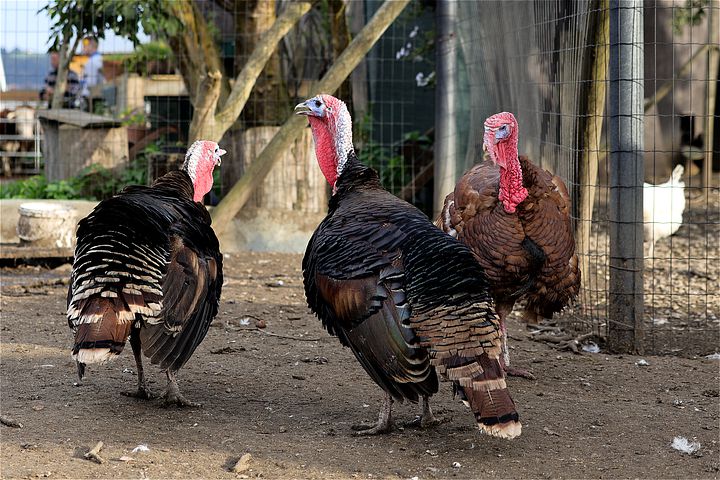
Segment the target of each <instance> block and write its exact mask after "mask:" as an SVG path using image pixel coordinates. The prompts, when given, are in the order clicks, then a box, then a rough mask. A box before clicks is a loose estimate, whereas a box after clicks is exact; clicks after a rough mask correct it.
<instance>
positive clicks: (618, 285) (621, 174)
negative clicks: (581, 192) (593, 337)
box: [608, 0, 644, 353]
mask: <svg viewBox="0 0 720 480" xmlns="http://www.w3.org/2000/svg"><path fill="white" fill-rule="evenodd" d="M643 77H644V69H643V2H642V1H639V0H610V85H609V87H610V88H609V95H610V102H609V105H608V107H609V138H610V292H609V296H610V298H609V302H610V308H609V315H610V318H609V324H608V347H609V348H610V349H611V350H613V351H617V352H638V353H642V350H643V344H642V342H643V225H642V221H643V177H644V168H643V153H644V152H643V114H644V112H643V97H644V88H643V81H644V78H643Z"/></svg>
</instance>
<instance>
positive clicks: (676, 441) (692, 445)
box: [670, 437, 700, 455]
mask: <svg viewBox="0 0 720 480" xmlns="http://www.w3.org/2000/svg"><path fill="white" fill-rule="evenodd" d="M670 446H671V447H672V448H674V449H675V450H678V451H680V452H683V453H687V454H688V455H692V454H693V453H695V452H697V451H698V450H700V444H699V443H697V442H691V441H690V440H688V439H687V438H685V437H675V438H673V441H672V444H671V445H670Z"/></svg>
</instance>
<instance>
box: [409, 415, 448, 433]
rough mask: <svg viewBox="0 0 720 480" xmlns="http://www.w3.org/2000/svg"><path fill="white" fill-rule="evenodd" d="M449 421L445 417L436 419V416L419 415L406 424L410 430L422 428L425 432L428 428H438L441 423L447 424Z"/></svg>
mask: <svg viewBox="0 0 720 480" xmlns="http://www.w3.org/2000/svg"><path fill="white" fill-rule="evenodd" d="M447 421H448V419H447V418H445V417H436V416H434V415H430V416H429V417H428V416H425V415H417V416H416V417H415V418H414V419H412V420H410V421H409V422H406V423H405V426H406V427H408V428H421V429H423V430H425V429H428V428H434V427H437V426H438V425H440V424H441V423H445V422H447Z"/></svg>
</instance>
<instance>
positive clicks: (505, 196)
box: [498, 142, 528, 213]
mask: <svg viewBox="0 0 720 480" xmlns="http://www.w3.org/2000/svg"><path fill="white" fill-rule="evenodd" d="M498 154H499V156H501V157H502V158H503V159H504V160H505V167H500V188H499V191H498V200H500V201H501V202H502V204H503V207H505V211H506V212H507V213H515V210H516V209H517V206H518V205H519V204H520V203H521V202H522V201H523V200H525V198H527V195H528V192H527V190H526V189H525V187H523V174H522V168H521V167H520V159H519V158H518V152H517V145H513V144H512V143H511V142H507V143H503V144H500V145H498Z"/></svg>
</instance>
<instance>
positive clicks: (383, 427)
mask: <svg viewBox="0 0 720 480" xmlns="http://www.w3.org/2000/svg"><path fill="white" fill-rule="evenodd" d="M392 404H393V398H392V396H390V394H389V393H385V400H384V401H383V406H382V407H381V408H380V414H379V415H378V421H377V423H374V424H367V423H361V424H359V425H353V426H352V429H353V430H355V435H377V434H379V433H388V432H389V431H390V430H392V427H393V422H392V418H391V412H392Z"/></svg>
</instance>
